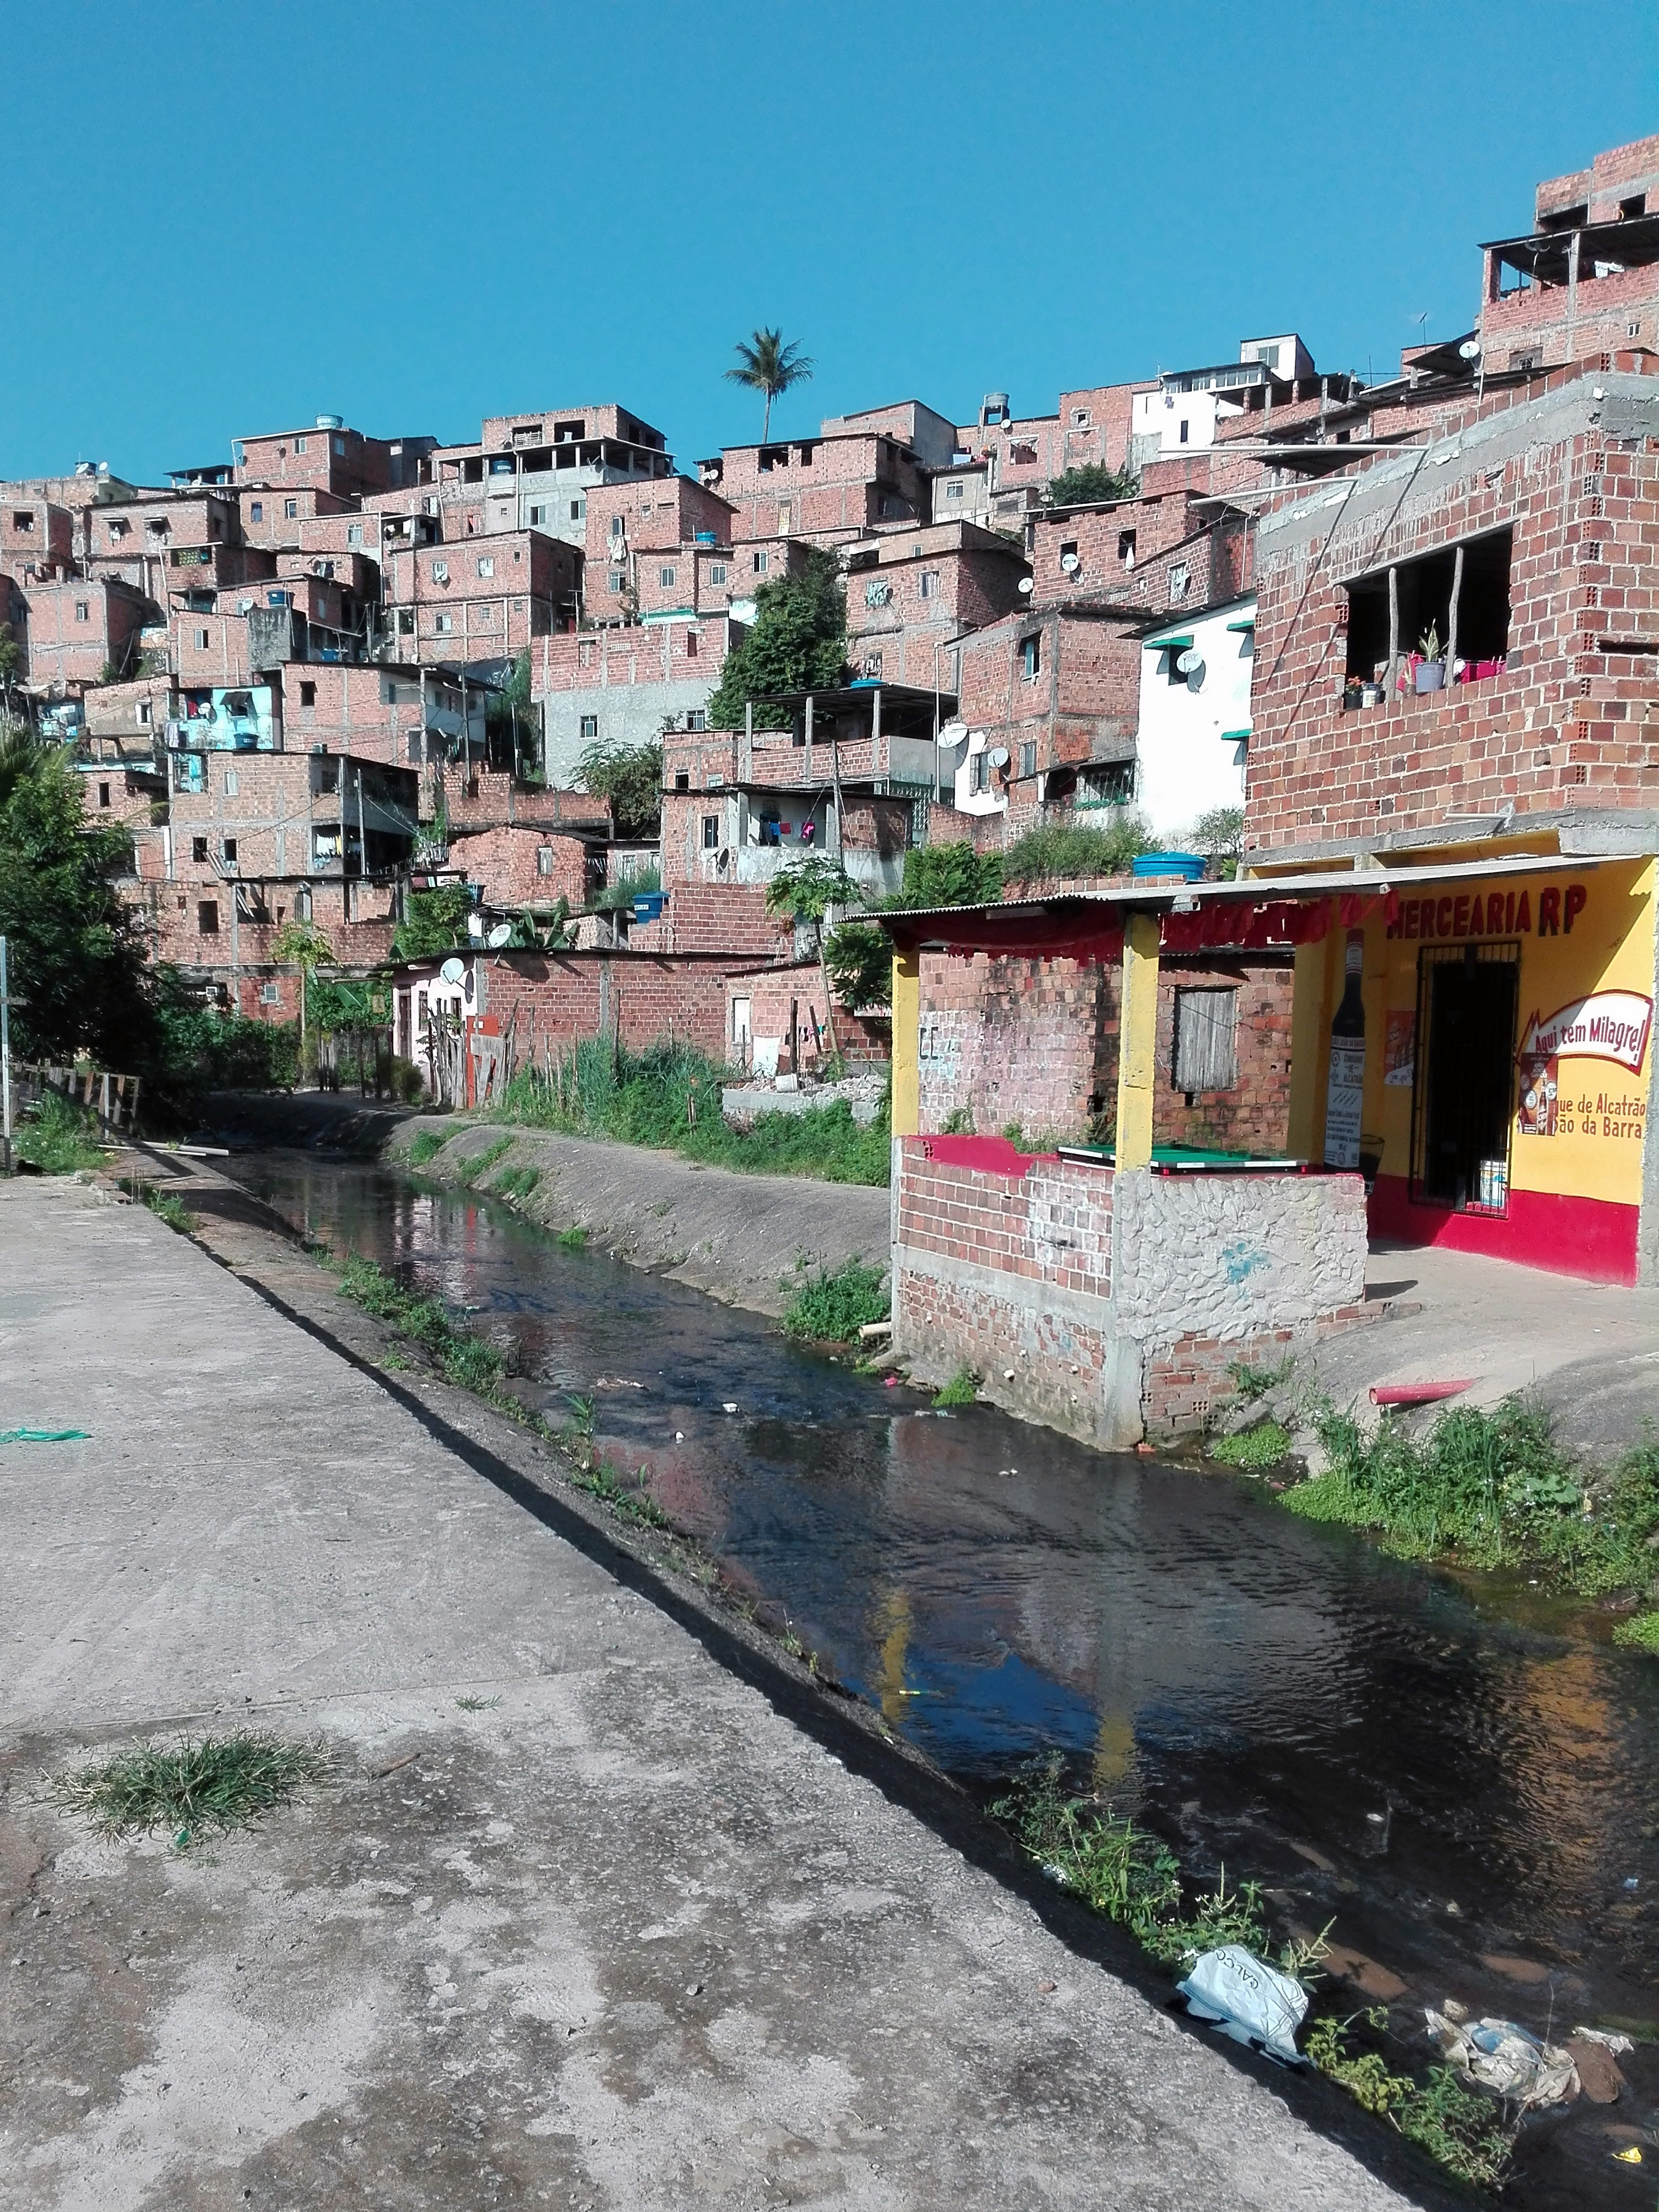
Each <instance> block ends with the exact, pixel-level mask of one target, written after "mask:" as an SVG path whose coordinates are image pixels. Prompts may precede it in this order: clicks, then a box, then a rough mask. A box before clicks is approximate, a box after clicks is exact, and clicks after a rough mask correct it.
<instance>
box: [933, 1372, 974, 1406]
mask: <svg viewBox="0 0 1659 2212" xmlns="http://www.w3.org/2000/svg"><path fill="white" fill-rule="evenodd" d="M978 1400H979V1377H978V1376H977V1375H975V1372H974V1370H973V1369H972V1368H971V1367H958V1368H957V1371H956V1373H955V1374H954V1375H953V1376H951V1379H950V1381H949V1382H948V1383H943V1384H941V1385H940V1387H939V1389H937V1390H936V1391H934V1393H933V1403H934V1404H935V1405H936V1406H972V1405H975V1404H977V1402H978Z"/></svg>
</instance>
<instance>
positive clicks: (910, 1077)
mask: <svg viewBox="0 0 1659 2212" xmlns="http://www.w3.org/2000/svg"><path fill="white" fill-rule="evenodd" d="M892 997H893V1134H894V1135H895V1136H896V1137H914V1136H915V1135H917V1134H918V1133H919V1132H920V1131H921V954H920V953H919V952H915V951H909V950H908V949H907V948H906V947H904V946H902V945H895V946H894V947H893V992H892Z"/></svg>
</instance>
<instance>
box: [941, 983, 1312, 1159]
mask: <svg viewBox="0 0 1659 2212" xmlns="http://www.w3.org/2000/svg"><path fill="white" fill-rule="evenodd" d="M1120 976H1121V971H1120V970H1118V969H1115V968H1111V969H1102V968H1092V967H1084V966H1081V965H1079V963H1077V962H1076V961H1073V960H1050V961H1036V960H1012V959H992V958H990V957H987V955H986V954H984V953H979V954H976V955H975V957H974V958H973V959H972V960H971V961H967V960H959V959H957V958H955V957H952V956H951V955H950V954H947V953H924V954H923V956H922V963H921V1022H920V1030H921V1038H920V1046H921V1050H920V1057H919V1066H920V1070H921V1123H922V1127H923V1129H924V1130H925V1131H936V1130H939V1129H940V1128H942V1127H944V1124H945V1121H946V1119H947V1118H948V1117H949V1116H950V1115H952V1114H953V1113H957V1112H964V1111H965V1112H966V1114H967V1115H968V1116H969V1124H970V1126H971V1127H972V1128H973V1129H974V1130H975V1131H977V1132H978V1133H981V1135H995V1134H999V1133H1001V1132H1002V1131H1003V1130H1004V1129H1005V1128H1006V1127H1011V1126H1016V1125H1017V1126H1018V1127H1019V1128H1020V1129H1021V1130H1022V1131H1023V1132H1024V1135H1025V1137H1026V1138H1027V1139H1030V1140H1033V1141H1035V1140H1036V1139H1044V1140H1048V1139H1068V1140H1071V1141H1077V1140H1079V1139H1082V1138H1083V1137H1085V1134H1086V1133H1087V1132H1088V1129H1089V1127H1090V1125H1091V1122H1094V1121H1097V1119H1099V1120H1101V1121H1103V1123H1104V1125H1106V1126H1108V1127H1109V1126H1110V1124H1111V1123H1112V1121H1114V1119H1115V1114H1116V1109H1117V1039H1118V1015H1119V1006H1120V999H1119V990H1120ZM1291 980H1292V979H1291V969H1289V968H1288V967H1276V966H1268V965H1264V964H1257V963H1243V962H1240V963H1226V964H1225V965H1222V964H1212V965H1206V966H1200V965H1197V964H1191V965H1188V964H1187V963H1182V964H1180V965H1176V964H1175V963H1165V964H1164V966H1163V967H1162V968H1161V969H1160V972H1159V975H1158V1089H1157V1091H1156V1092H1155V1094H1154V1109H1153V1136H1154V1139H1155V1140H1156V1141H1157V1142H1158V1143H1159V1144H1194V1145H1204V1146H1218V1147H1219V1148H1221V1149H1223V1150H1228V1151H1244V1152H1257V1153H1262V1154H1269V1155H1271V1154H1273V1153H1278V1152H1283V1150H1284V1148H1285V1139H1286V1135H1287V1133H1288V1128H1289V1115H1290V1056H1291V1033H1290V1024H1291ZM1202 987H1220V988H1230V987H1231V988H1234V989H1237V992H1238V994H1239V996H1238V1006H1237V1016H1238V1020H1237V1048H1238V1075H1239V1080H1238V1082H1237V1085H1236V1086H1235V1087H1234V1088H1233V1089H1232V1090H1231V1091H1213V1092H1204V1093H1200V1094H1198V1095H1196V1096H1195V1097H1194V1099H1193V1102H1192V1103H1191V1105H1188V1103H1187V1099H1186V1096H1185V1094H1184V1093H1183V1092H1182V1091H1177V1090H1176V1088H1175V1085H1174V1042H1175V994H1176V991H1177V990H1186V989H1196V988H1202Z"/></svg>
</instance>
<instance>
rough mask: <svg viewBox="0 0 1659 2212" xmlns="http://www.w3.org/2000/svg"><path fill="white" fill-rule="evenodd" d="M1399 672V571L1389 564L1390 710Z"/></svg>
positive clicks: (1388, 703)
mask: <svg viewBox="0 0 1659 2212" xmlns="http://www.w3.org/2000/svg"><path fill="white" fill-rule="evenodd" d="M1399 673H1400V571H1399V570H1398V569H1397V568H1395V566H1394V564H1393V562H1389V696H1388V700H1387V702H1386V703H1387V705H1388V707H1389V711H1390V712H1392V711H1393V708H1394V705H1395V696H1394V685H1395V678H1396V677H1397V676H1398V674H1399Z"/></svg>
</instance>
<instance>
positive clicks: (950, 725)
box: [933, 722, 968, 751]
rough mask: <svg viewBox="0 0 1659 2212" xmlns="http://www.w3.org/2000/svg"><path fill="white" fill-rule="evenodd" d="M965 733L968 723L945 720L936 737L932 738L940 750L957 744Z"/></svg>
mask: <svg viewBox="0 0 1659 2212" xmlns="http://www.w3.org/2000/svg"><path fill="white" fill-rule="evenodd" d="M967 734H968V725H967V723H966V722H947V723H946V724H945V727H944V728H943V729H942V730H941V731H940V732H939V735H938V737H936V738H934V740H933V743H934V744H936V745H938V746H939V749H940V750H941V751H946V750H949V749H950V747H951V746H952V745H959V744H961V743H962V741H963V738H965V737H966V736H967Z"/></svg>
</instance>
